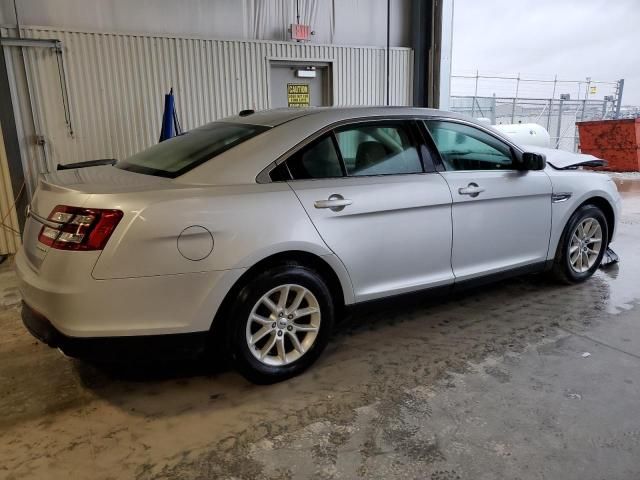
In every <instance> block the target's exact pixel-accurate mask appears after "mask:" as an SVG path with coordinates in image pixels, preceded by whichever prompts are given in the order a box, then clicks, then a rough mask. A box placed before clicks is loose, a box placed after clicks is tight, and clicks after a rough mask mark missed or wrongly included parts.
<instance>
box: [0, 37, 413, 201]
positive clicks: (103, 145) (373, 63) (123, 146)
mask: <svg viewBox="0 0 640 480" xmlns="http://www.w3.org/2000/svg"><path fill="white" fill-rule="evenodd" d="M3 35H5V36H7V35H12V36H15V32H14V31H12V30H7V29H4V31H3ZM22 36H23V37H26V38H46V39H59V40H61V41H62V45H63V55H64V61H65V64H66V73H67V85H68V92H69V100H70V112H71V127H72V129H69V127H68V125H67V124H66V122H65V112H64V108H63V100H62V93H61V86H60V77H59V70H58V64H57V61H58V57H57V55H56V53H55V51H53V50H52V49H48V48H25V49H24V52H25V70H26V76H27V77H28V79H29V85H30V90H31V92H30V95H29V92H27V90H26V86H27V83H26V82H25V81H24V78H23V77H22V76H21V75H20V70H21V65H22V59H21V57H20V55H19V53H18V49H17V48H13V47H12V48H11V49H10V50H11V55H10V56H8V57H9V58H11V62H10V63H11V65H10V74H11V75H14V80H15V82H14V88H13V90H14V91H13V96H14V98H13V102H14V105H17V106H18V110H19V111H18V112H17V115H16V117H17V119H18V122H19V130H20V131H19V134H20V135H21V140H22V147H23V153H24V158H23V163H24V167H25V177H26V178H27V180H28V191H29V193H31V192H32V191H33V187H34V184H35V179H36V177H37V175H38V173H41V172H44V171H52V170H55V168H56V165H57V164H66V163H73V162H79V161H84V160H91V159H99V158H118V159H122V158H125V157H127V156H128V155H131V154H133V153H135V152H136V151H139V150H141V149H143V148H146V147H148V146H150V145H152V144H154V143H156V142H157V141H158V136H159V132H160V123H161V116H162V109H163V94H164V93H167V92H168V91H169V88H171V87H173V88H174V92H175V94H176V105H177V110H178V113H179V116H180V119H181V120H182V123H183V127H184V128H186V129H189V128H193V127H195V126H198V125H201V124H203V123H206V122H209V121H212V120H215V119H217V118H221V117H225V116H228V115H232V114H236V113H237V112H239V111H240V110H242V109H245V108H253V109H265V108H269V106H270V104H269V60H270V59H296V60H300V59H306V60H316V61H318V60H321V61H323V62H328V63H330V65H331V70H332V73H333V75H332V77H333V104H334V105H381V104H384V103H385V49H384V48H382V47H347V46H336V45H317V44H302V43H295V42H267V41H230V40H213V39H206V38H195V37H181V36H166V35H151V34H121V33H96V32H90V31H73V30H68V29H65V30H63V29H57V28H43V27H23V29H22ZM6 48H7V50H6V51H8V50H9V47H6ZM390 67H391V68H390V71H391V78H390V80H391V81H390V90H391V102H390V103H391V104H392V105H409V104H411V101H412V85H411V82H412V76H413V75H412V72H413V52H412V50H410V49H407V48H393V49H391V51H390ZM29 96H30V98H31V105H32V106H31V107H29V106H28V105H29ZM30 110H32V111H33V120H32V118H31V112H30ZM34 123H35V125H36V128H35V130H36V131H34V129H33V124H34ZM36 135H40V136H42V139H43V140H44V147H42V146H39V145H36V142H35V141H34V139H36V138H37V137H36Z"/></svg>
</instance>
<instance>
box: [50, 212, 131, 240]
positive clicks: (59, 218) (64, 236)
mask: <svg viewBox="0 0 640 480" xmlns="http://www.w3.org/2000/svg"><path fill="white" fill-rule="evenodd" d="M121 218H122V212H121V211H120V210H105V209H102V208H78V207H68V206H66V205H58V206H57V207H55V208H54V209H53V210H52V211H51V214H50V215H49V217H48V220H49V221H50V225H45V226H43V227H42V229H41V230H40V235H38V241H40V242H41V243H44V244H45V245H48V246H49V247H51V248H58V249H60V250H102V249H103V248H104V246H105V245H106V244H107V241H108V240H109V237H110V236H111V234H112V233H113V231H114V230H115V228H116V226H117V225H118V222H119V221H120V219H121Z"/></svg>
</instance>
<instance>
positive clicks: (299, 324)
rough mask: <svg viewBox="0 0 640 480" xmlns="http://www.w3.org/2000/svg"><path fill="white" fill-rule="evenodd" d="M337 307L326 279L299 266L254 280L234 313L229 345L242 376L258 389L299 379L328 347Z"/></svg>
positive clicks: (276, 269)
mask: <svg viewBox="0 0 640 480" xmlns="http://www.w3.org/2000/svg"><path fill="white" fill-rule="evenodd" d="M333 320H334V305H333V300H332V298H331V294H330V291H329V289H328V287H327V285H326V283H325V282H324V280H323V278H322V277H321V276H320V275H319V274H318V273H317V272H315V271H314V270H312V269H310V268H307V267H305V266H302V265H299V264H297V263H288V264H285V265H279V266H275V267H271V268H269V269H267V270H266V271H264V272H262V273H260V274H258V275H257V276H255V277H254V278H253V279H251V280H250V281H249V282H248V283H247V284H246V285H245V286H244V288H243V289H242V290H241V291H240V294H239V295H238V298H237V300H236V302H235V305H234V308H233V309H232V315H231V318H230V321H232V322H233V326H232V328H231V329H229V331H230V338H229V342H230V344H231V348H232V356H233V359H234V362H235V364H236V367H237V368H238V370H239V371H240V372H241V373H242V374H243V375H244V376H245V377H246V378H247V379H249V380H250V381H252V382H255V383H273V382H277V381H280V380H284V379H286V378H289V377H292V376H294V375H297V374H299V373H300V372H302V371H303V370H304V369H306V368H307V367H308V366H310V365H311V364H312V363H313V362H314V361H315V360H316V359H317V358H318V357H319V356H320V354H321V353H322V350H324V348H325V346H326V345H327V343H328V341H329V336H330V334H331V329H332V326H333Z"/></svg>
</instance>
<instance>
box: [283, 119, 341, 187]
mask: <svg viewBox="0 0 640 480" xmlns="http://www.w3.org/2000/svg"><path fill="white" fill-rule="evenodd" d="M329 135H330V136H331V142H332V143H333V148H334V149H335V151H336V154H337V155H338V161H339V162H340V168H341V169H342V177H343V178H345V177H348V176H349V174H348V173H347V166H346V165H345V163H344V158H342V151H341V150H340V145H339V144H338V138H337V137H336V131H335V129H331V130H330V131H329ZM287 168H288V167H287ZM335 178H337V177H335Z"/></svg>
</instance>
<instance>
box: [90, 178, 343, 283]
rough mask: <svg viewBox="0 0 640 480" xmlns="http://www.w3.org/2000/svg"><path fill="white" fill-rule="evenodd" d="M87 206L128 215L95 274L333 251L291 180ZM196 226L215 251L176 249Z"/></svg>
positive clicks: (107, 199) (191, 268) (197, 268)
mask: <svg viewBox="0 0 640 480" xmlns="http://www.w3.org/2000/svg"><path fill="white" fill-rule="evenodd" d="M86 206H87V207H90V206H95V207H99V206H101V207H103V208H104V207H105V206H108V208H119V209H121V210H123V211H124V212H125V216H124V218H123V220H122V221H121V224H120V225H118V227H117V229H116V231H115V232H114V235H113V237H112V238H111V239H110V240H109V242H108V244H107V246H106V248H105V249H104V251H103V252H102V254H101V255H100V258H99V260H98V262H97V264H96V265H95V268H94V269H93V273H92V275H93V277H94V278H96V279H109V278H130V277H145V276H155V275H174V274H181V273H192V272H205V271H212V270H231V269H236V268H247V267H250V266H252V265H254V264H255V263H256V262H257V261H259V260H261V259H263V258H265V257H267V256H269V255H272V254H274V253H278V252H281V251H285V250H302V251H306V252H309V253H313V254H315V255H319V256H323V255H330V254H331V253H332V252H331V251H330V250H329V249H328V248H327V247H326V245H325V244H324V242H323V241H322V239H321V238H320V237H319V235H318V233H317V232H316V230H315V228H314V227H313V225H312V223H311V221H310V220H309V218H308V216H307V215H306V213H305V211H304V209H303V208H302V206H301V205H300V202H299V201H298V199H297V197H296V196H295V194H294V193H293V191H292V190H291V189H290V188H289V187H288V186H287V185H286V184H268V185H258V184H255V185H238V186H227V187H224V186H215V187H211V186H205V187H188V188H187V187H184V188H176V189H171V190H164V191H158V192H142V193H136V194H130V195H129V194H118V195H110V194H104V195H92V196H91V198H90V199H89V200H88V201H87V203H86ZM190 226H201V227H204V228H206V229H207V230H208V231H209V232H210V233H211V236H212V237H213V250H212V251H211V253H210V254H209V255H208V256H207V257H206V258H203V259H201V260H198V261H194V260H189V259H187V258H185V257H184V256H183V255H182V254H181V253H180V251H179V250H178V237H179V235H180V234H181V232H182V231H183V230H185V228H187V227H190ZM209 238H210V237H209Z"/></svg>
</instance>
